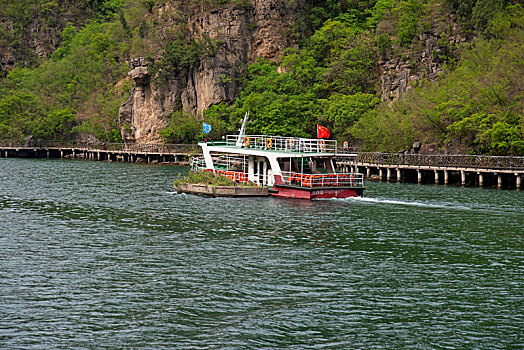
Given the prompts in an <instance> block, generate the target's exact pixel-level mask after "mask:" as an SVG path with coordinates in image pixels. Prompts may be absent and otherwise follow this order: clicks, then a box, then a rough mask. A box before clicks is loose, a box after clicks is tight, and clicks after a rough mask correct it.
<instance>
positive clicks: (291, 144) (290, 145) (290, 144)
mask: <svg viewBox="0 0 524 350" xmlns="http://www.w3.org/2000/svg"><path fill="white" fill-rule="evenodd" d="M289 147H291V148H294V147H295V139H294V138H293V137H292V138H290V139H289Z"/></svg>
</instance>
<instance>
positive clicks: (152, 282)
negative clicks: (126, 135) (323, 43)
mask: <svg viewBox="0 0 524 350" xmlns="http://www.w3.org/2000/svg"><path fill="white" fill-rule="evenodd" d="M184 171H186V170H185V169H184V168H178V167H170V166H147V165H136V164H117V163H97V162H84V161H60V160H21V159H0V232H1V233H0V281H1V282H2V283H0V348H2V349H19V348H46V349H47V348H128V347H138V348H169V349H171V348H213V347H214V348H225V347H229V348H257V347H269V348H282V347H291V348H300V349H302V348H319V347H328V348H384V347H385V348H479V349H496V348H522V347H523V345H524V344H523V340H522V339H523V338H522V329H523V328H524V327H523V326H524V319H523V316H522V307H521V306H522V303H523V301H524V300H523V299H524V298H523V294H522V288H523V282H524V281H523V276H524V274H523V273H522V272H523V270H522V269H523V265H522V262H523V261H524V253H523V251H524V249H523V248H524V243H523V242H524V240H523V238H524V237H523V231H522V227H523V226H524V201H523V199H524V197H523V196H524V195H523V193H522V192H517V191H501V190H491V189H478V188H461V187H445V186H431V185H422V186H420V185H413V184H388V183H374V182H370V183H366V187H367V188H366V191H365V193H364V195H365V197H364V198H351V199H342V200H319V201H303V200H288V199H276V198H251V199H237V198H203V197H197V196H191V195H185V194H182V195H178V194H175V192H174V191H173V189H172V181H173V179H174V177H175V176H176V175H177V174H178V173H179V172H184Z"/></svg>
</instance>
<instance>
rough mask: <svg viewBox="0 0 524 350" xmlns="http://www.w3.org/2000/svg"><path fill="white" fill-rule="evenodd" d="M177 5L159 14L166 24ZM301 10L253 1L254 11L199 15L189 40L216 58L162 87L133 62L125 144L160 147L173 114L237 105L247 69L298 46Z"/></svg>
mask: <svg viewBox="0 0 524 350" xmlns="http://www.w3.org/2000/svg"><path fill="white" fill-rule="evenodd" d="M176 5H177V2H176V1H173V2H167V3H165V4H164V5H162V7H160V8H158V9H157V12H158V13H159V15H161V16H163V17H164V18H165V17H166V16H170V14H171V13H174V9H176ZM302 8H303V1H302V0H301V1H294V2H292V3H291V2H289V1H286V0H266V1H261V0H253V1H252V6H226V7H217V8H214V9H210V10H206V11H195V13H194V14H193V15H191V16H189V19H188V20H187V23H186V27H187V29H188V32H189V36H190V37H191V39H199V38H203V37H206V38H209V39H210V40H211V41H212V42H214V43H218V44H217V45H216V47H215V48H214V53H213V55H210V56H208V57H206V58H204V59H202V60H200V62H199V63H198V64H196V65H192V66H190V67H189V68H184V69H181V70H180V72H178V74H176V75H174V76H171V77H169V78H168V81H167V82H163V83H162V84H158V85H155V82H154V79H152V78H153V77H151V76H150V74H149V73H148V62H145V60H144V59H138V60H137V59H135V60H132V62H131V67H130V68H131V71H130V73H129V74H130V75H131V77H132V78H133V80H134V81H135V87H134V89H133V91H132V93H131V96H130V97H129V99H128V100H127V101H126V102H125V103H124V104H123V105H122V107H121V108H120V113H119V120H120V126H121V130H122V137H123V139H124V141H125V142H137V143H152V142H158V141H160V137H159V136H158V130H161V129H162V128H164V127H165V126H166V123H167V117H168V115H169V114H170V113H171V112H173V110H176V109H182V110H183V111H184V112H187V113H191V114H193V115H197V116H200V115H201V114H202V112H203V111H204V110H206V109H207V108H209V107H210V106H212V105H213V104H217V103H220V102H230V101H233V100H234V98H235V97H236V96H237V93H238V89H239V83H238V78H239V77H240V73H241V71H242V69H243V68H244V67H245V66H246V65H247V64H249V63H252V62H254V61H255V60H256V59H257V58H266V59H269V60H276V59H277V58H278V57H279V56H280V54H281V53H282V51H283V50H284V49H286V48H287V47H290V46H293V45H294V44H295V42H294V41H293V39H290V38H289V35H288V33H289V29H290V28H291V27H292V25H293V24H294V23H295V21H296V19H297V16H298V15H299V13H300V10H301V9H302Z"/></svg>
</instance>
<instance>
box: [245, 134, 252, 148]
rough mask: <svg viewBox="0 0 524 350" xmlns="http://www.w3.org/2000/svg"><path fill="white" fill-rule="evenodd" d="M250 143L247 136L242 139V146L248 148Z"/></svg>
mask: <svg viewBox="0 0 524 350" xmlns="http://www.w3.org/2000/svg"><path fill="white" fill-rule="evenodd" d="M250 142H251V141H250V140H249V137H247V136H246V137H244V146H246V147H249V143H250Z"/></svg>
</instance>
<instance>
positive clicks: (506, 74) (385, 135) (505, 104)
mask: <svg viewBox="0 0 524 350" xmlns="http://www.w3.org/2000/svg"><path fill="white" fill-rule="evenodd" d="M523 18H524V10H523V9H522V7H520V6H517V7H512V8H510V9H508V11H506V12H505V14H504V15H503V16H495V17H494V18H493V19H492V21H490V23H488V26H487V31H488V32H489V31H493V33H497V34H496V36H495V37H493V38H492V39H482V40H477V41H476V42H475V45H474V46H472V47H471V48H470V49H469V50H467V51H465V52H464V53H463V57H462V60H461V61H460V62H458V63H457V66H456V69H455V70H454V71H452V72H448V74H447V75H446V76H444V77H442V78H441V80H440V81H439V82H434V83H427V84H425V85H424V86H423V87H421V88H418V89H416V90H414V91H412V92H411V93H410V94H407V95H406V96H404V97H403V98H402V99H400V100H399V101H397V102H395V103H394V104H393V105H392V106H391V107H384V108H381V109H379V110H378V113H377V114H376V115H373V114H369V115H367V116H364V117H363V118H361V119H360V120H359V121H358V122H357V123H355V124H354V126H353V127H352V128H351V133H352V135H353V136H354V137H356V138H359V139H361V140H363V141H364V143H365V145H366V146H367V147H368V148H369V149H377V148H378V149H381V150H389V151H398V150H400V149H403V148H406V147H409V146H410V145H411V144H412V142H413V141H424V142H429V143H437V144H440V145H451V146H454V145H461V146H466V147H469V148H470V149H472V150H473V151H474V152H478V153H491V154H514V155H523V154H524V148H523V140H524V98H523V95H522V91H523V88H524V86H523V82H522V79H521V77H522V76H524V67H523V66H522V62H523V60H524V21H523ZM500 28H504V30H501V29H500Z"/></svg>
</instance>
